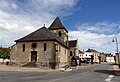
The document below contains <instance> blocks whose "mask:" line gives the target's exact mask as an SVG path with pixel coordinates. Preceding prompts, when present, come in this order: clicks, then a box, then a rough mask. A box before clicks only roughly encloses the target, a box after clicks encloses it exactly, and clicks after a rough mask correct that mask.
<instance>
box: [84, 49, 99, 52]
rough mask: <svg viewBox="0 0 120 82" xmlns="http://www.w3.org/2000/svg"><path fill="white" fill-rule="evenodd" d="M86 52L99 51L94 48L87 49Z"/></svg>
mask: <svg viewBox="0 0 120 82" xmlns="http://www.w3.org/2000/svg"><path fill="white" fill-rule="evenodd" d="M86 52H96V53H99V52H98V51H96V50H94V49H90V48H89V49H88V50H87V51H86Z"/></svg>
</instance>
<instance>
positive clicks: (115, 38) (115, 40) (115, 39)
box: [112, 37, 120, 68]
mask: <svg viewBox="0 0 120 82" xmlns="http://www.w3.org/2000/svg"><path fill="white" fill-rule="evenodd" d="M112 42H116V48H117V53H116V55H118V65H119V68H120V63H119V50H118V41H117V37H114V38H113V40H112Z"/></svg>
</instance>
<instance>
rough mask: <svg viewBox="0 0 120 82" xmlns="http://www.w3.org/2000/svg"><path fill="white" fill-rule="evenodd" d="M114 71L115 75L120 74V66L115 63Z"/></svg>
mask: <svg viewBox="0 0 120 82" xmlns="http://www.w3.org/2000/svg"><path fill="white" fill-rule="evenodd" d="M113 71H114V74H115V75H118V76H120V68H119V67H118V65H113Z"/></svg>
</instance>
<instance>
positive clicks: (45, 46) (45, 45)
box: [44, 43, 47, 51]
mask: <svg viewBox="0 0 120 82" xmlns="http://www.w3.org/2000/svg"><path fill="white" fill-rule="evenodd" d="M46 48H47V44H46V43H44V51H46Z"/></svg>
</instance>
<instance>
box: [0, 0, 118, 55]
mask: <svg viewBox="0 0 120 82" xmlns="http://www.w3.org/2000/svg"><path fill="white" fill-rule="evenodd" d="M57 16H59V17H60V19H61V21H62V23H63V24H64V26H65V27H66V29H67V30H68V31H69V40H74V39H78V44H79V49H80V50H87V49H88V48H92V49H95V50H97V51H99V52H106V53H115V52H116V45H115V43H113V42H112V39H113V38H114V37H116V38H117V40H118V45H119V49H120V0H0V45H2V46H3V47H9V46H11V45H13V44H15V42H14V41H15V40H17V39H19V38H21V37H23V36H25V35H27V34H29V33H31V32H33V31H35V30H36V29H39V28H41V27H43V25H44V24H45V26H46V27H47V28H48V27H49V26H50V24H51V23H52V22H53V21H54V19H55V18H56V17H57Z"/></svg>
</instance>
